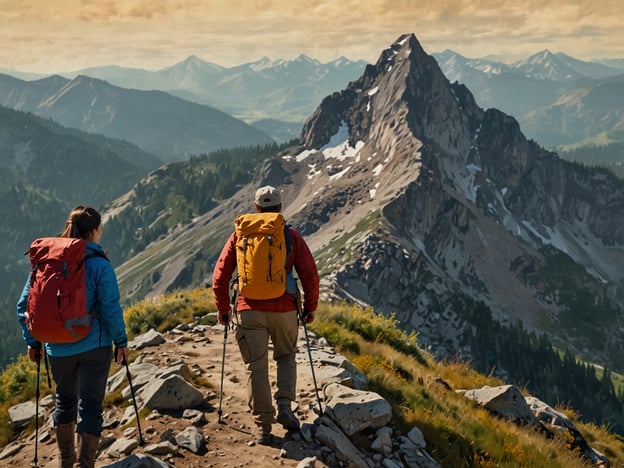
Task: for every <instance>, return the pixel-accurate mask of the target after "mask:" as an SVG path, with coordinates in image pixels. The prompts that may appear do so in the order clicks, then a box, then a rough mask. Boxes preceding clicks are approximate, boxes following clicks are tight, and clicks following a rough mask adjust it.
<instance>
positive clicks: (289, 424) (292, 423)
mask: <svg viewBox="0 0 624 468" xmlns="http://www.w3.org/2000/svg"><path fill="white" fill-rule="evenodd" d="M277 422H278V423H280V424H281V425H282V427H283V428H284V429H287V430H292V431H298V430H299V420H298V419H297V416H295V415H294V413H293V412H292V409H291V407H290V400H288V399H286V398H280V399H279V400H278V402H277Z"/></svg>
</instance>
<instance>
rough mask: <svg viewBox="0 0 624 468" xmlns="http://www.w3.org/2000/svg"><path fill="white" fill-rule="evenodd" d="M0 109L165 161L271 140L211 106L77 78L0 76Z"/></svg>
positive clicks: (162, 93) (264, 142) (90, 79)
mask: <svg viewBox="0 0 624 468" xmlns="http://www.w3.org/2000/svg"><path fill="white" fill-rule="evenodd" d="M0 104H2V105H5V106H7V107H11V108H14V109H17V110H22V111H29V112H33V113H35V114H37V115H39V116H42V117H49V118H52V119H54V120H55V121H57V122H59V123H60V124H61V125H64V126H68V127H73V128H77V129H80V130H82V131H87V132H91V133H101V134H103V135H106V136H108V137H111V138H118V139H122V140H126V141H129V142H132V143H134V144H136V145H137V146H139V147H140V148H142V149H143V150H145V151H147V152H149V153H152V154H154V155H157V156H158V157H159V158H161V159H162V160H163V161H172V160H178V159H182V158H184V157H186V156H188V155H189V154H192V153H194V154H199V153H207V152H209V151H212V150H216V149H220V148H228V147H233V146H254V145H257V144H266V143H270V142H271V141H272V140H271V138H270V137H268V136H267V135H265V134H264V133H262V132H260V131H259V130H258V129H255V128H253V127H251V126H249V125H247V124H245V123H244V122H242V121H241V120H238V119H235V118H233V117H231V116H229V115H227V114H225V113H223V112H221V111H218V110H216V109H213V108H211V107H208V106H205V105H200V104H196V103H192V102H189V101H185V100H183V99H180V98H177V97H174V96H171V95H169V94H167V93H164V92H160V91H138V90H129V89H123V88H119V87H116V86H112V85H110V84H108V83H106V82H104V81H101V80H97V79H93V78H89V77H86V76H78V77H76V78H74V79H73V80H71V81H69V80H66V79H64V78H61V77H58V76H53V77H49V78H45V79H43V80H38V81H34V82H25V81H20V80H15V79H14V78H10V77H3V76H0Z"/></svg>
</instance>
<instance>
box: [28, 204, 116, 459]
mask: <svg viewBox="0 0 624 468" xmlns="http://www.w3.org/2000/svg"><path fill="white" fill-rule="evenodd" d="M101 236H102V224H101V216H100V213H98V211H97V210H95V209H94V208H91V207H89V206H78V207H76V208H74V209H73V210H72V211H71V213H70V214H69V216H68V218H67V222H66V224H65V230H64V231H63V232H62V233H61V234H60V235H59V237H60V238H75V239H83V240H84V241H85V246H84V247H85V253H86V255H85V259H84V286H85V288H86V308H87V309H86V310H87V311H89V312H90V313H91V314H92V317H91V320H90V321H91V324H90V327H91V328H90V331H89V332H88V334H87V335H86V336H84V337H82V338H79V339H78V341H75V342H62V343H47V342H46V343H44V351H45V353H46V354H47V355H48V357H49V362H50V368H51V369H52V376H53V378H54V381H55V383H56V395H55V396H56V406H55V408H54V414H53V420H54V426H55V429H56V439H57V445H58V450H59V466H61V467H70V466H71V467H73V466H74V464H75V463H76V458H77V456H76V447H75V433H78V439H79V444H80V453H79V456H78V463H79V465H78V466H80V467H93V466H95V459H96V454H97V448H98V443H99V440H100V434H101V432H102V423H103V417H102V411H103V406H102V402H103V400H104V394H105V391H106V380H107V378H108V373H109V370H110V365H111V361H112V358H113V347H112V345H113V344H114V345H115V346H116V349H117V355H116V356H115V360H116V362H117V363H119V364H123V363H125V362H126V361H127V359H128V336H127V334H126V327H125V324H124V320H123V311H122V309H121V306H120V303H119V288H118V286H117V278H116V276H115V271H114V270H113V267H112V266H111V264H110V262H109V261H108V258H107V257H106V252H105V251H104V249H102V247H101V246H100V245H99V244H98V243H99V241H100V237H101ZM44 240H46V239H44ZM48 240H49V241H50V242H51V243H53V242H54V238H48ZM57 240H62V239H57ZM34 244H35V243H33V245H34ZM31 249H32V247H31ZM34 268H35V269H40V266H39V265H36V266H35V267H34ZM41 268H42V267H41ZM36 274H37V271H31V274H30V275H29V279H28V281H27V282H26V286H25V287H24V291H23V293H22V296H21V297H20V300H19V302H18V303H17V317H18V320H19V323H20V325H21V327H22V336H23V338H24V341H25V342H26V344H27V345H28V357H29V358H30V360H31V361H33V362H38V361H39V360H40V359H41V358H42V343H41V342H40V341H38V340H37V339H36V338H35V337H34V336H33V335H32V334H31V332H30V330H31V329H32V330H33V332H34V328H32V327H31V323H30V321H31V320H32V319H33V317H29V316H28V311H29V310H30V309H29V306H28V299H29V297H28V296H29V290H30V287H31V278H33V275H36ZM70 274H71V272H69V273H68V275H67V276H69V275H70ZM59 291H60V289H59ZM33 295H34V293H33ZM59 296H60V292H59ZM59 304H60V298H59ZM31 308H32V307H31ZM50 308H51V309H54V304H52V306H50ZM54 312H55V313H56V311H54ZM37 313H38V314H42V313H45V311H38V312H37ZM29 327H31V328H29ZM78 414H79V415H80V422H79V423H78V424H76V419H77V416H78Z"/></svg>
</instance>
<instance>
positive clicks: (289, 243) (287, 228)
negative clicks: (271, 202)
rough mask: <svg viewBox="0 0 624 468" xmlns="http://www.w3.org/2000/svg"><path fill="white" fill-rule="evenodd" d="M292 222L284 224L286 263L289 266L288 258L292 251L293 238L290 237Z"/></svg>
mask: <svg viewBox="0 0 624 468" xmlns="http://www.w3.org/2000/svg"><path fill="white" fill-rule="evenodd" d="M290 226H291V225H290V224H286V225H285V226H284V237H285V238H286V265H284V266H285V267H287V266H288V258H289V257H290V251H291V250H292V240H291V238H290Z"/></svg>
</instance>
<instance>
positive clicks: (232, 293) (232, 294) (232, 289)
mask: <svg viewBox="0 0 624 468" xmlns="http://www.w3.org/2000/svg"><path fill="white" fill-rule="evenodd" d="M237 299H238V290H237V289H236V286H235V285H234V284H233V281H232V282H230V307H231V308H232V315H233V316H234V315H235V314H236V300H237ZM223 321H224V322H225V329H224V331H223V357H222V359H221V385H220V388H219V411H218V413H217V414H218V415H219V421H218V422H219V424H225V422H224V421H223V419H221V417H222V416H223V410H222V409H221V404H222V403H223V374H224V373H225V345H226V344H227V335H228V328H229V326H230V322H229V320H228V319H227V317H226V319H225V320H223Z"/></svg>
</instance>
